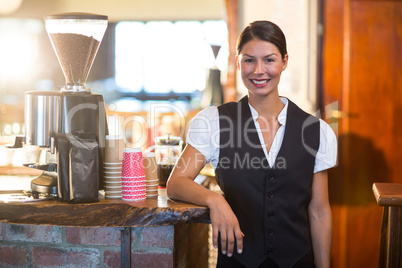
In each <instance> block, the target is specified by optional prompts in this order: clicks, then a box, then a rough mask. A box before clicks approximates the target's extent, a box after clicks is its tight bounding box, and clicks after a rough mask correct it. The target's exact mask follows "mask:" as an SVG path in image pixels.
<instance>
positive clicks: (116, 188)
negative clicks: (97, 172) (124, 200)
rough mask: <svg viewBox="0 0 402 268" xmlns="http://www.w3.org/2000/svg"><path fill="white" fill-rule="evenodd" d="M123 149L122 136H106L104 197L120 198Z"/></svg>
mask: <svg viewBox="0 0 402 268" xmlns="http://www.w3.org/2000/svg"><path fill="white" fill-rule="evenodd" d="M123 150H124V137H121V136H106V144H105V162H104V163H103V164H104V165H103V172H104V174H103V177H104V183H105V198H106V199H112V198H121V197H122V194H121V191H122V188H121V187H122V185H121V172H122V160H123Z"/></svg>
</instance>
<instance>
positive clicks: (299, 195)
mask: <svg viewBox="0 0 402 268" xmlns="http://www.w3.org/2000/svg"><path fill="white" fill-rule="evenodd" d="M218 111H219V124H220V153H219V162H218V166H217V168H216V170H215V174H216V179H217V181H218V184H219V186H220V187H221V189H222V191H223V192H224V196H225V198H226V200H227V201H228V203H229V204H230V206H231V207H232V209H233V211H234V213H235V214H236V216H237V218H238V220H239V222H240V227H241V230H242V231H243V233H244V234H245V237H244V239H243V243H244V244H243V247H244V248H243V253H242V254H237V252H236V250H235V251H234V255H233V257H234V258H236V259H237V260H239V261H240V262H241V263H243V264H244V265H245V266H246V267H257V266H258V265H259V264H260V263H261V262H262V261H264V260H265V259H266V258H268V257H269V258H271V259H272V260H273V261H274V262H275V263H276V264H278V265H279V266H280V267H291V266H293V265H294V264H295V263H296V262H297V261H298V260H299V259H301V258H302V257H303V256H305V255H306V254H307V253H308V252H309V251H310V250H311V249H312V245H311V238H310V227H309V223H308V215H307V209H308V205H309V202H310V199H311V186H312V179H313V175H314V164H315V155H316V153H317V151H318V148H319V140H320V126H319V121H318V119H317V118H316V117H314V116H312V115H309V114H307V113H305V112H304V111H302V110H301V109H300V108H298V107H297V106H296V105H295V104H294V103H293V102H291V101H290V100H288V111H287V119H286V127H285V134H284V138H283V142H282V146H281V148H280V151H279V153H278V155H277V158H276V161H275V164H274V166H273V167H272V168H271V167H269V164H268V160H267V159H266V157H265V154H264V151H263V149H262V147H261V143H260V140H259V138H258V133H257V130H256V128H255V125H254V121H253V118H252V116H251V111H250V107H249V104H248V97H247V96H246V97H244V98H243V99H241V100H240V101H239V102H237V103H235V102H231V103H227V104H223V105H221V106H219V107H218Z"/></svg>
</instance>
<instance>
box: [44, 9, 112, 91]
mask: <svg viewBox="0 0 402 268" xmlns="http://www.w3.org/2000/svg"><path fill="white" fill-rule="evenodd" d="M107 20H108V18H107V16H104V15H97V14H90V13H63V14H56V15H49V16H46V17H45V23H46V31H47V33H48V35H49V38H50V40H51V42H52V45H53V49H54V51H55V52H56V55H57V58H58V60H59V63H60V65H61V68H62V70H63V74H64V77H65V79H66V84H65V87H64V88H63V89H62V91H70V92H71V91H72V92H77V91H78V92H79V91H90V89H87V88H86V86H85V82H86V80H87V78H88V74H89V71H90V69H91V67H92V64H93V61H94V59H95V56H96V53H97V52H98V48H99V45H100V43H101V41H102V38H103V35H104V34H105V31H106V28H107V23H108V21H107Z"/></svg>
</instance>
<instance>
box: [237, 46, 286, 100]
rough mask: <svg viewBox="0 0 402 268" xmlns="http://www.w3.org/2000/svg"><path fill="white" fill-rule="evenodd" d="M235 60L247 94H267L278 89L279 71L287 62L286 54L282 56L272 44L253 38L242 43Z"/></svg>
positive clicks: (282, 69)
mask: <svg viewBox="0 0 402 268" xmlns="http://www.w3.org/2000/svg"><path fill="white" fill-rule="evenodd" d="M236 61H237V67H238V68H239V70H240V73H241V78H242V80H243V83H244V85H245V86H246V87H247V89H248V91H249V94H254V95H257V96H267V95H269V94H271V93H272V92H274V91H277V90H278V84H279V80H280V77H281V72H282V71H284V70H285V69H286V66H287V63H288V55H285V57H283V58H282V55H281V53H280V52H279V50H278V48H277V47H276V46H275V45H274V44H272V43H270V42H267V41H262V40H260V39H253V40H251V41H249V42H247V43H246V44H244V46H243V48H242V50H241V51H240V54H239V55H238V56H236Z"/></svg>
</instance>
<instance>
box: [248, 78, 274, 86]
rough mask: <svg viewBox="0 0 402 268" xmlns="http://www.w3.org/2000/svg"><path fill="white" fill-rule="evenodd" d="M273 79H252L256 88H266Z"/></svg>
mask: <svg viewBox="0 0 402 268" xmlns="http://www.w3.org/2000/svg"><path fill="white" fill-rule="evenodd" d="M270 80H271V79H250V81H251V83H253V84H254V86H255V87H265V86H266V85H267V84H268V82H269V81H270Z"/></svg>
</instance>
